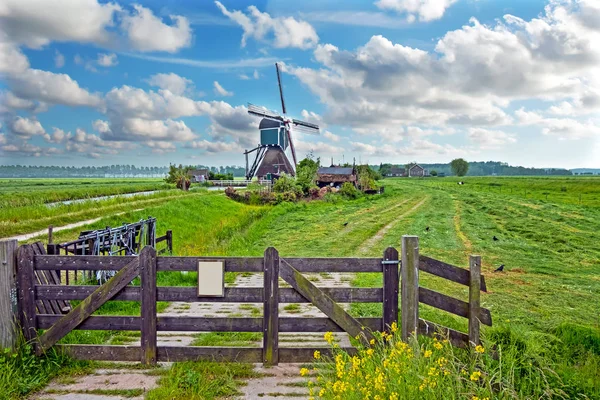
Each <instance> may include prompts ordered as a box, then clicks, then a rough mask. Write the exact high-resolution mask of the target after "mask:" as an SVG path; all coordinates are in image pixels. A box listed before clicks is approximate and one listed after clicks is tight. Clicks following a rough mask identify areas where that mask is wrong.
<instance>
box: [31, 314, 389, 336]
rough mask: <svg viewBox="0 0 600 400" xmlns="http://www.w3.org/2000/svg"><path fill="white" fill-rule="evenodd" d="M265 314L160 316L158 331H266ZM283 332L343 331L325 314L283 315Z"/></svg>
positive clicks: (98, 322) (100, 321)
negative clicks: (324, 315)
mask: <svg viewBox="0 0 600 400" xmlns="http://www.w3.org/2000/svg"><path fill="white" fill-rule="evenodd" d="M61 318H62V317H61V316H60V315H53V314H47V315H38V316H37V323H38V328H39V329H48V328H50V327H51V326H52V325H53V324H55V323H56V322H58V321H59V320H60V319H61ZM356 320H357V321H358V322H359V323H360V325H361V326H364V327H365V329H368V330H371V331H381V329H382V322H381V318H376V317H369V318H357V319H356ZM262 323H263V319H262V318H252V317H240V318H227V317H215V318H207V317H188V316H177V317H158V320H157V324H156V325H157V326H156V327H157V330H158V331H180V332H262ZM75 329H78V330H90V331H97V330H111V331H139V330H140V329H141V319H140V317H135V316H109V315H98V316H91V317H88V318H87V319H86V320H85V321H83V322H82V323H81V324H79V326H77V328H75ZM279 332H313V333H324V332H343V330H342V328H340V327H339V326H338V325H337V324H336V323H335V322H333V321H332V320H330V319H329V318H324V317H306V318H304V317H285V318H284V317H281V318H279Z"/></svg>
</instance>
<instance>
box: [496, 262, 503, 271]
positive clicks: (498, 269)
mask: <svg viewBox="0 0 600 400" xmlns="http://www.w3.org/2000/svg"><path fill="white" fill-rule="evenodd" d="M502 271H504V264H500V266H499V267H498V268H496V269H495V270H494V272H502Z"/></svg>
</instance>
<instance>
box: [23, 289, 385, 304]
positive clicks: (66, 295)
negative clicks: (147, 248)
mask: <svg viewBox="0 0 600 400" xmlns="http://www.w3.org/2000/svg"><path fill="white" fill-rule="evenodd" d="M97 288H98V286H95V285H93V286H92V285H88V286H83V285H82V286H64V285H63V286H59V285H37V286H36V287H35V293H36V298H37V299H41V300H83V299H85V298H86V297H87V296H89V295H90V294H92V293H93V292H94V290H96V289H97ZM319 289H321V290H323V292H324V293H325V294H327V295H328V296H329V297H331V299H332V300H333V301H335V302H337V303H381V302H382V299H383V289H382V288H322V287H319ZM157 290H158V295H157V296H158V297H157V298H158V301H185V302H190V303H191V302H195V303H261V302H262V299H263V288H257V287H254V288H237V287H236V288H225V296H224V297H198V296H197V293H198V291H197V288H196V287H181V286H171V287H169V286H161V287H158V288H157ZM112 300H124V301H139V300H140V288H139V287H136V286H128V287H126V288H124V289H123V290H121V291H120V292H119V293H118V294H117V295H116V296H115V297H113V298H112ZM279 302H280V303H308V302H309V301H308V300H307V299H306V298H305V297H304V296H302V295H301V294H300V293H298V292H296V290H294V289H292V288H282V287H280V288H279Z"/></svg>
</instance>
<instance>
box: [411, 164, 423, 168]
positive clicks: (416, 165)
mask: <svg viewBox="0 0 600 400" xmlns="http://www.w3.org/2000/svg"><path fill="white" fill-rule="evenodd" d="M414 167H419V168H421V169H425V168H423V167H421V166H420V165H419V164H415V165H413V166H412V167H410V169H413V168H414Z"/></svg>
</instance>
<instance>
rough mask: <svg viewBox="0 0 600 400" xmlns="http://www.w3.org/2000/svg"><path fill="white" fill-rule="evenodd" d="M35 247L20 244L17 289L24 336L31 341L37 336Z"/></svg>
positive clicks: (20, 320)
mask: <svg viewBox="0 0 600 400" xmlns="http://www.w3.org/2000/svg"><path fill="white" fill-rule="evenodd" d="M33 263H34V260H33V247H32V246H31V245H25V246H20V247H19V248H18V249H17V290H18V300H17V301H18V303H19V309H18V310H19V322H20V324H21V328H22V329H23V337H24V338H25V340H26V341H28V342H29V341H31V340H33V339H35V337H36V331H35V291H34V290H35V271H34V265H33Z"/></svg>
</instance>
